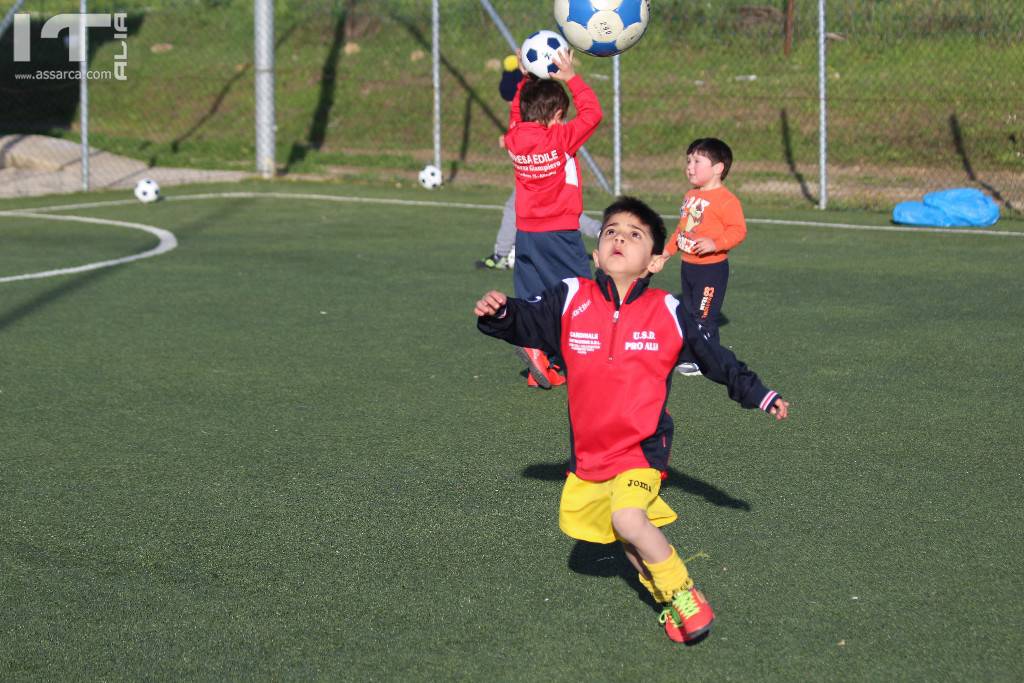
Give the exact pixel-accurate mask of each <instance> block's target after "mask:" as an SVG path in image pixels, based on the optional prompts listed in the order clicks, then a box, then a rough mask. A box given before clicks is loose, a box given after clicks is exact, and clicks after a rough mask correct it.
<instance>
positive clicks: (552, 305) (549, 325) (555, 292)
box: [476, 282, 569, 355]
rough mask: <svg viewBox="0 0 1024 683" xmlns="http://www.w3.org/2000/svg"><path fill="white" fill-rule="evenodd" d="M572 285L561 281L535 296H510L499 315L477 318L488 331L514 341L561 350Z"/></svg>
mask: <svg viewBox="0 0 1024 683" xmlns="http://www.w3.org/2000/svg"><path fill="white" fill-rule="evenodd" d="M568 295H569V287H568V286H567V285H566V284H565V283H564V282H560V283H558V285H556V286H555V287H552V288H551V289H549V290H547V291H545V292H544V293H543V294H541V295H540V296H536V297H534V298H532V299H509V300H508V302H507V303H506V304H505V306H504V308H502V310H500V311H498V314H497V315H489V316H484V317H481V318H477V321H476V326H477V329H479V330H480V331H481V332H483V333H484V334H487V335H490V336H492V337H497V338H498V339H504V340H505V341H507V342H508V343H510V344H515V345H516V346H524V347H526V348H531V349H540V350H541V351H543V352H544V353H546V354H548V355H551V354H557V353H558V350H559V346H560V343H561V337H562V308H563V307H564V306H565V299H566V297H567V296H568Z"/></svg>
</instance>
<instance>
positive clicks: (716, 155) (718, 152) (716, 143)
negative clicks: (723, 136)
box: [686, 138, 732, 180]
mask: <svg viewBox="0 0 1024 683" xmlns="http://www.w3.org/2000/svg"><path fill="white" fill-rule="evenodd" d="M695 153H696V154H703V155H704V156H706V157H707V158H708V159H710V160H711V163H713V164H723V165H724V166H725V168H724V169H723V170H722V180H725V176H727V175H729V168H730V167H731V166H732V150H731V149H729V145H727V144H725V143H724V142H722V141H721V140H719V139H718V138H697V139H696V140H694V141H693V142H691V143H690V146H689V147H687V148H686V156H690V155H691V154H695Z"/></svg>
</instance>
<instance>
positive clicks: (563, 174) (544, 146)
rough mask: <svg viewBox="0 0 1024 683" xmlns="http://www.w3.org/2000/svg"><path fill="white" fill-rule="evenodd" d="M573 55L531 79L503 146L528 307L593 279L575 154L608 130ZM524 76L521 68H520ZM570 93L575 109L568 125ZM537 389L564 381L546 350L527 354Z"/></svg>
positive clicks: (513, 109)
mask: <svg viewBox="0 0 1024 683" xmlns="http://www.w3.org/2000/svg"><path fill="white" fill-rule="evenodd" d="M572 60H573V56H572V52H569V51H562V52H559V53H558V54H556V55H555V58H554V64H555V66H556V67H558V71H556V72H555V73H553V74H552V75H551V80H542V79H538V78H534V77H532V76H527V77H524V78H523V79H522V80H521V81H520V83H519V89H518V90H517V91H516V94H515V96H514V97H513V98H512V104H511V106H510V111H509V130H508V132H507V133H505V137H504V144H505V149H506V150H508V155H509V157H510V158H511V159H512V165H513V167H514V169H515V184H516V187H515V195H516V198H515V207H516V245H515V250H516V260H515V266H514V269H513V272H512V280H513V283H514V286H515V293H516V296H518V297H519V298H522V299H529V298H531V297H534V296H537V295H538V294H541V293H542V292H544V290H546V289H549V288H550V287H554V286H555V285H557V284H558V283H559V282H561V281H562V280H563V279H565V278H568V277H590V262H589V261H588V259H587V253H586V250H585V249H584V248H583V239H582V238H581V237H580V232H579V227H580V214H581V213H583V190H582V187H581V185H580V174H579V169H578V168H577V166H576V157H575V155H576V152H577V151H579V148H580V147H582V146H583V144H584V143H585V142H586V141H587V139H588V138H589V137H590V136H591V135H592V134H593V133H594V131H595V130H596V129H597V126H598V124H600V123H601V105H600V104H599V103H598V101H597V96H596V95H595V94H594V91H593V90H591V89H590V86H588V85H587V84H586V83H585V82H584V81H583V79H582V78H581V77H580V76H578V75H577V74H576V72H575V70H574V69H573V64H572ZM520 69H521V70H523V71H524V72H525V69H523V68H522V63H521V60H520ZM562 83H565V85H566V86H567V87H568V89H569V92H571V93H572V97H573V100H574V101H575V102H576V110H577V113H576V117H575V118H573V119H571V120H570V119H569V117H568V112H569V97H568V95H566V92H565V88H563V86H562ZM520 355H521V356H522V357H523V359H524V360H525V361H526V363H527V367H528V368H529V370H530V375H529V377H528V378H527V381H528V382H529V383H531V384H532V385H534V386H540V387H543V388H550V387H551V385H552V384H562V383H564V381H565V380H564V379H562V377H561V375H559V374H558V373H557V371H555V370H554V369H552V368H551V362H550V360H549V359H548V357H547V356H546V355H545V354H544V353H543V352H542V351H540V350H539V349H536V348H532V347H527V348H522V349H520Z"/></svg>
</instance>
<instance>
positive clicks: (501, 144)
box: [498, 133, 505, 149]
mask: <svg viewBox="0 0 1024 683" xmlns="http://www.w3.org/2000/svg"><path fill="white" fill-rule="evenodd" d="M498 147H500V148H502V149H505V134H504V133H502V134H501V135H499V136H498Z"/></svg>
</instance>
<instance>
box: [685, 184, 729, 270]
mask: <svg viewBox="0 0 1024 683" xmlns="http://www.w3.org/2000/svg"><path fill="white" fill-rule="evenodd" d="M746 236H747V221H746V219H745V218H744V217H743V207H742V206H741V205H740V200H739V199H737V198H736V195H734V194H733V193H732V192H730V191H729V190H728V189H727V188H725V187H716V188H715V189H713V190H696V189H695V190H690V191H689V192H687V193H686V196H684V197H683V204H682V206H680V207H679V225H677V226H676V230H675V232H673V233H672V236H671V237H669V239H668V240H667V241H666V243H665V252H666V253H668V254H674V253H676V252H677V251H678V252H680V255H681V256H682V259H683V261H685V262H687V263H697V264H702V265H704V264H709V263H720V262H721V261H724V260H725V259H726V258H728V256H729V250H730V249H732V248H733V247H735V246H737V245H738V244H739V243H740V242H742V241H743V240H744V239H745V238H746ZM698 237H710V238H711V239H713V240H714V241H715V246H716V247H717V251H715V252H713V253H711V254H705V255H703V256H699V255H697V254H694V253H692V252H691V249H692V248H693V241H694V240H696V239H697V238H698Z"/></svg>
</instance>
